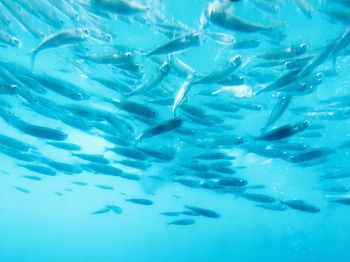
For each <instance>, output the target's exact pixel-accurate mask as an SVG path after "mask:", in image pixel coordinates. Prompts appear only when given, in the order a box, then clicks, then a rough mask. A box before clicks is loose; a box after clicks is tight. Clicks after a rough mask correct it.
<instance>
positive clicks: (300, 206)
mask: <svg viewBox="0 0 350 262" xmlns="http://www.w3.org/2000/svg"><path fill="white" fill-rule="evenodd" d="M281 203H282V204H283V205H286V206H288V207H290V208H293V209H296V210H299V211H303V212H308V213H319V212H320V211H321V209H320V208H319V207H316V206H313V205H310V204H307V203H306V202H305V201H303V200H286V201H281Z"/></svg>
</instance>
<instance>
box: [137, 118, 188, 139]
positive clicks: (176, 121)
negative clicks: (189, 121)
mask: <svg viewBox="0 0 350 262" xmlns="http://www.w3.org/2000/svg"><path fill="white" fill-rule="evenodd" d="M182 122H183V120H182V119H181V118H178V117H177V118H173V119H170V120H168V121H165V122H163V123H160V124H158V125H156V126H153V127H151V128H149V129H148V130H146V131H145V132H143V133H142V134H140V135H139V136H138V137H137V138H136V140H138V141H141V140H144V139H148V138H151V137H154V136H158V135H160V134H163V133H167V132H170V131H173V130H175V129H177V128H179V127H180V126H181V125H182Z"/></svg>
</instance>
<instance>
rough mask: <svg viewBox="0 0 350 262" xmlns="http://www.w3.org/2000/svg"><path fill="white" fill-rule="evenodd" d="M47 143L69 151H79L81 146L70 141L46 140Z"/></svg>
mask: <svg viewBox="0 0 350 262" xmlns="http://www.w3.org/2000/svg"><path fill="white" fill-rule="evenodd" d="M46 143H47V144H48V145H52V146H54V147H57V148H60V149H64V150H69V151H80V150H81V146H79V145H75V144H71V143H65V142H54V141H49V142H46Z"/></svg>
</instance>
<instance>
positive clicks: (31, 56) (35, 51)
mask: <svg viewBox="0 0 350 262" xmlns="http://www.w3.org/2000/svg"><path fill="white" fill-rule="evenodd" d="M37 55H38V51H37V49H33V50H32V51H31V52H30V68H31V70H33V69H34V64H35V60H36V56H37Z"/></svg>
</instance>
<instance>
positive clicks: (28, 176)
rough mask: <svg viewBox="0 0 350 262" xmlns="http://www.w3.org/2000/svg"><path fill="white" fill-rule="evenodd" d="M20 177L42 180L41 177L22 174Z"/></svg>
mask: <svg viewBox="0 0 350 262" xmlns="http://www.w3.org/2000/svg"><path fill="white" fill-rule="evenodd" d="M22 177H24V178H27V179H30V180H35V181H40V180H42V179H41V177H38V176H31V175H24V176H22Z"/></svg>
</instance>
